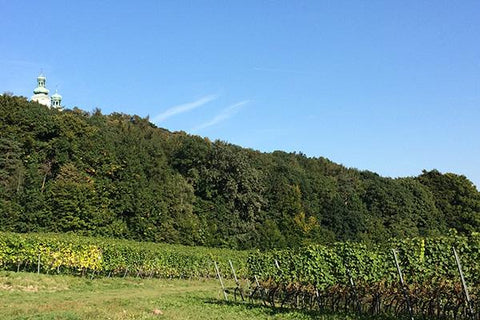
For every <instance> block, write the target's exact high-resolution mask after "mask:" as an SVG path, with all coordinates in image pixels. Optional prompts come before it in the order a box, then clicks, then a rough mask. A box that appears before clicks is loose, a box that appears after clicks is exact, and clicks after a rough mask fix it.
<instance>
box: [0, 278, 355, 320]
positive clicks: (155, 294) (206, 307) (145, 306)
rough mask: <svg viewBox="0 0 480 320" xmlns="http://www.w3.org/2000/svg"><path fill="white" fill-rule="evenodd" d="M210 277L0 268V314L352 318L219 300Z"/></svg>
mask: <svg viewBox="0 0 480 320" xmlns="http://www.w3.org/2000/svg"><path fill="white" fill-rule="evenodd" d="M222 298H223V297H222V295H221V292H220V290H219V284H218V282H217V281H216V280H214V279H211V280H158V279H137V278H126V279H122V278H116V279H108V278H102V279H93V280H90V279H86V278H79V277H73V276H57V275H42V274H40V275H37V274H32V273H22V272H19V273H15V272H0V315H1V319H233V320H235V319H324V320H337V319H338V320H339V319H356V318H355V317H353V316H347V315H319V314H307V313H302V312H300V311H294V310H278V309H271V308H267V307H263V306H260V305H249V304H246V303H245V304H244V303H233V302H231V303H225V302H223V301H222Z"/></svg>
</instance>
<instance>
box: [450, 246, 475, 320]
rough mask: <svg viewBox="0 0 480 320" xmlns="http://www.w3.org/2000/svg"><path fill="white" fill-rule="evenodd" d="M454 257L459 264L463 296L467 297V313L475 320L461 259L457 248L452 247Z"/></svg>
mask: <svg viewBox="0 0 480 320" xmlns="http://www.w3.org/2000/svg"><path fill="white" fill-rule="evenodd" d="M452 249H453V255H454V256H455V261H456V262H457V268H458V273H459V274H460V280H461V281H462V288H463V294H464V296H465V303H466V304H467V312H468V313H469V316H470V317H471V318H472V319H474V315H475V314H474V312H473V308H472V302H471V300H470V295H469V294H468V288H467V283H466V282H465V277H464V276H463V271H462V264H461V263H460V258H459V257H458V254H457V250H455V247H452Z"/></svg>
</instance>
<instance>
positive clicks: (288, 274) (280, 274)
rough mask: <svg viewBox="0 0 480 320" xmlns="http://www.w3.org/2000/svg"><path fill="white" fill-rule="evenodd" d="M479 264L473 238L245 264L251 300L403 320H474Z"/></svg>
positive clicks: (310, 252)
mask: <svg viewBox="0 0 480 320" xmlns="http://www.w3.org/2000/svg"><path fill="white" fill-rule="evenodd" d="M453 248H456V250H455V251H456V252H458V255H457V256H458V257H459V262H460V260H461V264H460V266H461V268H460V269H459V264H457V262H456V259H455V255H454V252H453V251H454V249H453ZM392 249H395V250H392ZM395 260H397V261H398V266H397V264H396V263H395ZM479 262H480V236H479V235H478V234H477V235H474V236H471V237H468V238H467V237H457V236H452V237H444V238H430V239H429V238H427V239H420V238H418V239H411V240H404V241H393V242H392V243H391V245H390V247H389V248H385V247H376V248H367V247H366V246H365V245H362V244H356V243H340V244H336V245H334V246H332V247H324V246H310V247H306V248H301V249H297V250H282V251H271V252H266V253H257V254H254V255H251V256H250V257H249V259H248V267H249V270H250V274H251V275H252V277H253V278H252V282H255V283H256V287H255V288H254V289H253V292H252V293H251V298H252V299H253V298H257V299H260V300H262V301H263V303H264V304H266V305H271V306H281V307H286V306H289V307H294V308H306V309H311V310H324V311H333V312H338V311H341V312H352V313H356V314H362V315H390V316H394V317H396V318H401V317H406V318H409V319H479V313H480V300H479V298H480V263H479ZM460 270H462V276H464V279H463V280H464V282H463V283H465V287H464V286H462V279H461V276H460ZM400 278H401V280H400ZM402 281H403V285H402ZM467 301H468V302H467Z"/></svg>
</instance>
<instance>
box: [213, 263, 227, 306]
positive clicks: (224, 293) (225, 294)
mask: <svg viewBox="0 0 480 320" xmlns="http://www.w3.org/2000/svg"><path fill="white" fill-rule="evenodd" d="M213 264H214V265H215V272H216V273H217V277H218V280H219V281H220V285H221V286H222V291H223V296H224V297H225V301H228V297H227V291H226V290H225V286H224V285H223V280H222V276H221V275H220V270H219V269H218V265H217V262H216V261H213Z"/></svg>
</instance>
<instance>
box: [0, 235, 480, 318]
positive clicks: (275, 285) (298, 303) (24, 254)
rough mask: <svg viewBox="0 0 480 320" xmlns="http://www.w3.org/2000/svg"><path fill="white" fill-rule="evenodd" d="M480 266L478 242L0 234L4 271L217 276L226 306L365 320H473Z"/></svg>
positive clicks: (479, 302) (479, 297) (479, 296)
mask: <svg viewBox="0 0 480 320" xmlns="http://www.w3.org/2000/svg"><path fill="white" fill-rule="evenodd" d="M454 248H455V249H454ZM457 259H458V260H457ZM479 261H480V235H479V234H474V235H472V236H470V237H460V236H455V235H454V236H449V237H438V238H414V239H409V240H393V241H392V242H391V243H390V245H389V246H388V247H385V246H374V247H372V246H370V247H367V246H366V245H364V244H359V243H348V242H347V243H337V244H334V245H332V246H320V245H315V246H309V247H303V248H298V249H290V250H272V251H266V252H260V251H257V252H247V251H235V250H228V249H212V248H204V247H186V246H180V245H167V244H155V243H139V242H134V241H126V240H115V239H105V238H92V237H79V236H75V235H72V234H61V235H60V234H32V233H31V234H17V233H0V269H3V270H10V271H27V272H37V273H46V274H70V275H77V276H84V277H92V278H93V277H128V276H130V277H139V278H140V277H141V278H184V279H189V278H213V277H219V278H220V280H221V274H222V273H221V272H220V271H222V272H223V276H226V277H227V278H231V279H232V280H233V279H234V280H235V282H236V284H235V287H234V288H233V287H231V288H224V293H225V298H227V292H228V293H233V294H234V296H235V298H237V299H239V298H240V297H241V298H242V299H243V300H245V301H246V300H248V297H250V301H257V302H258V301H259V302H260V303H262V304H264V305H266V306H271V307H289V308H296V309H304V310H312V311H322V312H324V311H327V312H347V313H352V314H359V315H362V316H367V317H368V316H377V315H380V316H381V315H387V316H390V317H391V316H393V317H395V318H403V317H405V318H410V319H412V318H413V319H479V318H480V314H479V313H480V263H479ZM232 280H229V281H232ZM223 285H224V284H223V283H222V287H223ZM232 289H233V290H232Z"/></svg>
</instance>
